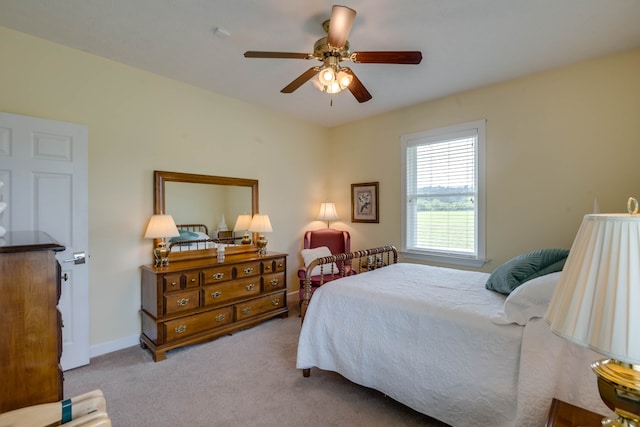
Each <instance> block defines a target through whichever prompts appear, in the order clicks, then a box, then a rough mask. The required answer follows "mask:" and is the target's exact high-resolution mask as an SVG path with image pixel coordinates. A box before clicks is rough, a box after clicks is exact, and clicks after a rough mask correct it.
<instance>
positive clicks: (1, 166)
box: [0, 113, 89, 370]
mask: <svg viewBox="0 0 640 427" xmlns="http://www.w3.org/2000/svg"><path fill="white" fill-rule="evenodd" d="M87 175H88V131H87V127H86V126H83V125H78V124H73V123H65V122H58V121H54V120H47V119H39V118H35V117H28V116H20V115H16V114H8V113H0V180H1V181H3V182H4V183H5V185H4V187H3V188H2V189H0V197H2V200H3V201H5V202H6V203H7V204H8V206H7V209H6V210H5V212H3V213H2V214H1V216H0V225H2V226H3V227H4V228H6V229H7V230H14V231H15V230H41V231H44V232H46V233H48V234H50V235H51V236H52V237H53V238H54V239H56V240H57V241H58V242H60V243H61V244H63V245H64V246H65V247H66V250H65V251H64V252H61V253H58V255H57V256H56V258H57V259H58V261H59V262H60V264H61V266H62V277H67V280H63V282H62V295H61V297H60V302H59V308H60V311H61V312H62V322H63V328H62V337H63V351H62V360H61V364H62V368H63V369H64V370H67V369H71V368H75V367H78V366H82V365H86V364H87V363H89V290H88V288H89V283H88V280H89V262H88V259H86V260H85V262H84V263H81V264H76V263H74V262H65V260H69V259H73V254H74V253H75V252H86V251H87V250H88V241H89V239H88V184H87V181H88V179H87Z"/></svg>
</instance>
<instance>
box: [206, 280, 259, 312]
mask: <svg viewBox="0 0 640 427" xmlns="http://www.w3.org/2000/svg"><path fill="white" fill-rule="evenodd" d="M254 295H260V276H255V277H249V278H246V279H239V280H233V281H231V282H225V283H220V284H218V285H211V286H207V287H205V288H204V289H203V304H204V305H205V306H208V305H212V304H215V305H219V304H226V303H227V302H228V301H231V300H234V299H237V298H248V297H252V296H254Z"/></svg>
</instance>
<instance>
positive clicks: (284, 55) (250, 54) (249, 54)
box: [244, 50, 313, 59]
mask: <svg viewBox="0 0 640 427" xmlns="http://www.w3.org/2000/svg"><path fill="white" fill-rule="evenodd" d="M244 57H245V58H277V59H312V58H313V55H311V54H310V53H294V52H261V51H257V50H249V51H246V52H245V53H244Z"/></svg>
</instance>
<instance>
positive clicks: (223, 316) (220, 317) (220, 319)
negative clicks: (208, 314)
mask: <svg viewBox="0 0 640 427" xmlns="http://www.w3.org/2000/svg"><path fill="white" fill-rule="evenodd" d="M226 317H227V316H225V315H224V314H218V315H217V316H216V322H222V321H223V320H224V319H225V318H226Z"/></svg>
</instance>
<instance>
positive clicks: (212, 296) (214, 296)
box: [211, 291, 222, 299]
mask: <svg viewBox="0 0 640 427" xmlns="http://www.w3.org/2000/svg"><path fill="white" fill-rule="evenodd" d="M221 296H222V291H215V292H211V298H213V299H217V298H220V297H221Z"/></svg>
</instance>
